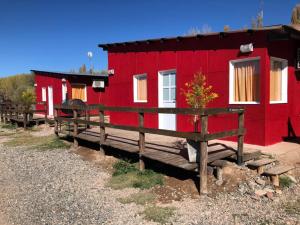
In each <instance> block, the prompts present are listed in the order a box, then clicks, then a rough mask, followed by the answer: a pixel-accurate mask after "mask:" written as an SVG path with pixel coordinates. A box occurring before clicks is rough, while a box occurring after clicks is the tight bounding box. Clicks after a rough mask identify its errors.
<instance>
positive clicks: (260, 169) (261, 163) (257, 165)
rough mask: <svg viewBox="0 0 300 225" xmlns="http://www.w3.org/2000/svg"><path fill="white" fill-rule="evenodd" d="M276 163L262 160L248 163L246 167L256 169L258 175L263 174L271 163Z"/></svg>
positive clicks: (273, 160) (274, 160) (272, 160)
mask: <svg viewBox="0 0 300 225" xmlns="http://www.w3.org/2000/svg"><path fill="white" fill-rule="evenodd" d="M276 161H277V160H276V159H269V158H264V159H259V160H254V161H252V162H248V163H247V166H248V167H254V168H256V169H257V173H258V174H259V175H260V174H263V173H264V170H265V166H266V165H269V164H271V163H273V162H276Z"/></svg>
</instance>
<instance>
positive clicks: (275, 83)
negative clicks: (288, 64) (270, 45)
mask: <svg viewBox="0 0 300 225" xmlns="http://www.w3.org/2000/svg"><path fill="white" fill-rule="evenodd" d="M281 93H282V62H279V61H274V60H272V61H271V71H270V101H280V100H281V99H282V96H281Z"/></svg>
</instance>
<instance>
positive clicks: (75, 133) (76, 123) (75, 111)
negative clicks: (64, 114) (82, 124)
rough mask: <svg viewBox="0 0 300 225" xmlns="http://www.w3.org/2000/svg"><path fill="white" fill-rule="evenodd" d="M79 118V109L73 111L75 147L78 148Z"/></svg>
mask: <svg viewBox="0 0 300 225" xmlns="http://www.w3.org/2000/svg"><path fill="white" fill-rule="evenodd" d="M77 117H78V111H77V109H73V118H74V135H73V137H74V147H75V148H77V147H78V140H77V137H76V136H77V135H78V122H77V121H76V120H77Z"/></svg>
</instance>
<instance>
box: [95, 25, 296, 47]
mask: <svg viewBox="0 0 300 225" xmlns="http://www.w3.org/2000/svg"><path fill="white" fill-rule="evenodd" d="M268 30H293V31H296V32H300V25H282V24H279V25H272V26H264V27H262V28H253V29H240V30H233V31H226V32H211V33H203V34H197V35H187V36H177V37H165V38H155V39H147V40H138V41H127V42H115V43H106V44H99V45H98V47H101V48H103V49H104V50H107V49H108V48H110V47H114V46H118V45H123V46H125V45H129V44H139V43H148V44H149V43H153V42H157V41H169V40H178V41H180V40H183V39H190V38H202V37H208V36H213V35H224V34H234V33H246V32H248V33H252V32H255V31H268Z"/></svg>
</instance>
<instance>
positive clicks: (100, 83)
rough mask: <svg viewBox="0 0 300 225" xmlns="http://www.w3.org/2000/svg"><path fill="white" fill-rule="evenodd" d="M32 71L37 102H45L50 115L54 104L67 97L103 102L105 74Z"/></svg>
mask: <svg viewBox="0 0 300 225" xmlns="http://www.w3.org/2000/svg"><path fill="white" fill-rule="evenodd" d="M32 72H33V73H34V74H35V91H36V98H37V102H45V103H46V104H47V108H48V115H49V116H50V117H51V116H53V107H54V105H55V104H62V103H63V102H64V101H66V100H67V99H80V100H82V101H83V102H85V103H86V104H99V103H100V102H103V93H104V91H105V88H106V86H107V84H108V79H107V78H108V76H107V75H99V74H84V73H64V72H49V71H40V70H32ZM38 107H42V106H41V105H37V108H38ZM38 109H39V108H38Z"/></svg>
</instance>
